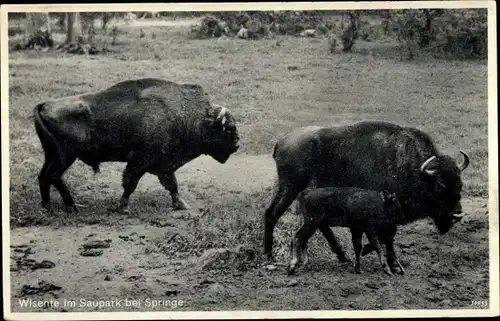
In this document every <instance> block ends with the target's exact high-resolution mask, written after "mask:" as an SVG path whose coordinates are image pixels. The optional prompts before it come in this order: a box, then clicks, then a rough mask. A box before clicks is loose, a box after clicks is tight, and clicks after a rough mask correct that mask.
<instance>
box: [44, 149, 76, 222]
mask: <svg viewBox="0 0 500 321" xmlns="http://www.w3.org/2000/svg"><path fill="white" fill-rule="evenodd" d="M75 159H76V158H75V157H69V156H67V157H66V158H65V159H62V160H61V159H57V158H55V157H47V155H46V158H45V163H44V164H43V167H42V170H41V171H40V175H39V176H38V183H39V185H40V194H41V197H42V206H43V207H44V208H45V209H47V210H48V211H49V212H50V211H51V206H50V186H51V185H54V187H55V188H56V189H57V190H58V192H59V194H61V197H62V199H63V202H64V206H65V210H66V212H76V211H77V209H76V207H75V202H74V200H73V197H72V196H71V193H70V191H69V190H68V187H67V186H66V184H65V183H64V181H63V180H62V175H63V174H64V172H65V171H66V170H67V169H68V168H69V167H70V166H71V164H73V162H74V161H75Z"/></svg>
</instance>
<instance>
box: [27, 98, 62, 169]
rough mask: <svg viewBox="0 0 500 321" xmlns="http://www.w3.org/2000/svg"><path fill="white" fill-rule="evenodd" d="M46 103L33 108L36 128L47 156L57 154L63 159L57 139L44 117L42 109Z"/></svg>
mask: <svg viewBox="0 0 500 321" xmlns="http://www.w3.org/2000/svg"><path fill="white" fill-rule="evenodd" d="M45 104H46V103H40V104H38V105H36V107H35V108H34V110H33V118H34V122H35V130H36V132H37V134H38V138H39V139H40V143H41V144H42V148H43V151H44V152H45V157H46V158H49V157H54V156H57V157H58V158H59V159H62V155H61V151H60V149H59V147H58V143H57V139H56V138H55V136H54V135H53V134H52V132H51V131H50V130H49V128H48V127H47V124H46V121H45V120H44V119H43V115H42V111H43V109H44V108H45Z"/></svg>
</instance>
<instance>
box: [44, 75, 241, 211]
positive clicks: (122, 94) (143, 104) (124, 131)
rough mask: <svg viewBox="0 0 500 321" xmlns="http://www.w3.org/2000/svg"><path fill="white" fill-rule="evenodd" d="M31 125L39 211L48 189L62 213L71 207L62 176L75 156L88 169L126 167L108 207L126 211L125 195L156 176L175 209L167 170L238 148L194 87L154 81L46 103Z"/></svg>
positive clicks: (223, 112)
mask: <svg viewBox="0 0 500 321" xmlns="http://www.w3.org/2000/svg"><path fill="white" fill-rule="evenodd" d="M34 118H35V128H36V132H37V134H38V137H39V138H40V142H41V143H42V147H43V150H44V152H45V163H44V165H43V168H42V170H41V171H40V175H39V177H38V179H39V184H40V193H41V198H42V206H43V207H44V208H46V209H48V210H50V187H51V185H54V187H55V188H56V189H57V190H58V191H59V193H60V194H61V196H62V198H63V201H64V204H65V207H66V210H67V211H73V210H76V207H75V202H74V201H73V198H72V197H71V194H70V192H69V190H68V188H67V187H66V185H65V183H64V182H63V180H62V175H63V173H64V172H65V171H66V169H67V168H68V167H70V166H71V164H73V162H74V161H75V160H76V159H80V160H81V161H83V162H84V163H85V164H87V165H89V166H92V168H93V169H94V171H95V172H97V171H98V170H99V164H100V163H102V162H109V161H114V162H126V163H127V166H126V168H125V171H124V173H123V182H122V184H123V188H124V192H123V195H122V197H121V199H120V203H119V206H118V207H117V208H115V210H121V211H128V203H129V197H130V195H131V194H132V193H133V192H134V190H135V188H136V186H137V183H138V182H139V180H140V178H141V177H142V176H143V175H144V174H145V173H151V174H154V175H157V176H158V179H159V181H160V183H161V184H162V185H163V186H164V187H165V188H166V189H167V190H168V191H169V192H170V195H171V197H172V203H173V207H174V208H175V209H187V208H189V207H188V205H187V204H186V203H185V202H184V201H183V200H182V199H181V198H180V197H179V193H178V187H177V180H176V177H175V174H174V173H175V171H176V170H177V169H178V168H180V167H181V166H183V165H184V164H186V163H187V162H189V161H191V160H193V159H194V158H196V157H198V156H200V155H202V154H206V155H210V156H212V157H213V158H214V159H216V160H217V161H218V162H220V163H225V162H226V161H227V159H228V158H229V156H230V155H231V154H232V153H234V152H236V150H237V149H238V147H239V137H238V131H237V128H236V124H235V119H234V118H233V116H232V115H231V113H230V112H229V110H228V109H226V108H225V107H222V106H218V105H214V104H211V103H210V101H209V99H208V98H207V95H206V94H205V93H204V91H203V89H202V88H201V87H200V86H199V85H193V84H176V83H174V82H170V81H166V80H161V79H151V78H147V79H137V80H128V81H124V82H120V83H118V84H116V85H114V86H111V87H109V88H107V89H104V90H102V91H98V92H93V93H88V94H82V95H77V96H72V97H66V98H61V99H56V100H50V101H47V102H44V103H41V104H39V105H37V106H36V107H35V109H34Z"/></svg>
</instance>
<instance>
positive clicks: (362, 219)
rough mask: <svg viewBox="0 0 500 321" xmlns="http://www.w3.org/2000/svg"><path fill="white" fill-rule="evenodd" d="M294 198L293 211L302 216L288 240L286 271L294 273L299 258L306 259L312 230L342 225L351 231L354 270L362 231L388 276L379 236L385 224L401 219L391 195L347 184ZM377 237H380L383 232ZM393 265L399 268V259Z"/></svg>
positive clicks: (360, 246) (358, 260) (308, 191)
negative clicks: (301, 221) (295, 231)
mask: <svg viewBox="0 0 500 321" xmlns="http://www.w3.org/2000/svg"><path fill="white" fill-rule="evenodd" d="M297 201H298V205H297V212H298V213H299V214H300V215H302V216H303V218H304V224H303V226H302V227H301V228H300V230H299V231H298V232H297V233H296V235H295V237H294V239H293V240H292V244H291V256H292V259H291V261H290V266H289V269H288V273H289V274H293V273H294V271H295V268H296V266H297V263H299V261H300V262H302V263H305V262H306V261H307V258H306V250H307V241H308V240H309V238H310V237H311V236H312V235H313V234H314V232H315V231H316V229H318V228H320V227H324V226H342V227H348V228H350V230H351V235H352V244H353V247H354V251H355V254H356V262H355V266H354V269H355V272H356V273H361V265H360V255H361V250H362V242H361V240H362V236H363V233H365V234H366V236H367V238H368V240H369V241H370V244H371V245H372V246H373V247H374V248H375V250H376V251H377V253H378V256H379V259H380V263H381V264H382V268H383V269H384V271H385V272H386V273H387V274H389V275H392V273H391V270H390V268H389V265H388V264H387V261H386V259H385V256H384V255H383V252H382V246H381V244H380V241H379V235H380V233H381V231H382V230H383V227H384V226H385V225H393V224H398V223H399V222H400V221H401V220H402V211H401V208H400V204H399V201H398V199H397V197H396V195H395V194H392V193H389V192H386V191H384V192H379V191H373V190H366V189H360V188H349V187H345V188H336V187H327V188H316V189H311V188H309V189H306V190H304V191H303V192H301V193H300V194H299V196H298V197H297ZM380 237H381V238H383V235H380ZM299 256H300V257H299ZM397 264H398V266H399V267H400V268H401V269H403V268H402V266H401V264H400V263H399V262H397Z"/></svg>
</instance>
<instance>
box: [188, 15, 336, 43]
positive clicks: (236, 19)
mask: <svg viewBox="0 0 500 321" xmlns="http://www.w3.org/2000/svg"><path fill="white" fill-rule="evenodd" d="M330 14H331V13H330ZM332 27H333V25H332V24H331V23H328V21H327V15H325V13H324V12H313V11H237V12H234V11H233V12H214V13H212V14H211V15H209V16H206V17H204V18H203V19H202V23H201V25H200V26H199V27H198V28H194V29H193V32H194V33H195V34H196V36H198V37H200V38H207V37H220V35H222V34H226V35H231V36H235V35H236V34H238V31H240V29H241V28H245V29H246V30H247V31H248V38H253V39H258V38H261V37H266V36H268V35H269V34H270V33H275V34H281V35H299V34H300V33H301V32H302V31H304V30H306V29H317V31H318V32H319V33H320V34H326V33H328V31H329V30H331V29H332ZM226 28H227V29H226ZM223 30H225V31H223Z"/></svg>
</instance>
